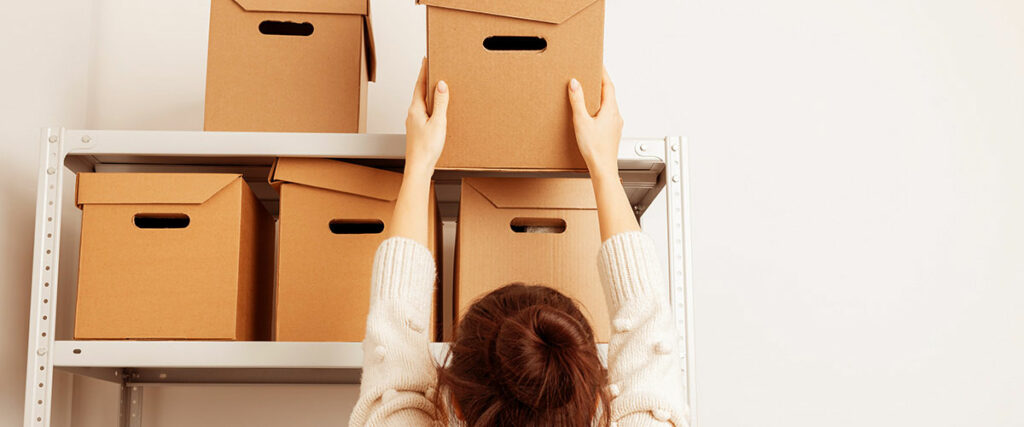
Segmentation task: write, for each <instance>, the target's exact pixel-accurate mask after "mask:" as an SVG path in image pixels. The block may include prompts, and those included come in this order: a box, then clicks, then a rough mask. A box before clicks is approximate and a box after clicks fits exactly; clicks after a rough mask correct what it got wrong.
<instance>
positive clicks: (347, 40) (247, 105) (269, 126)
mask: <svg viewBox="0 0 1024 427" xmlns="http://www.w3.org/2000/svg"><path fill="white" fill-rule="evenodd" d="M209 43H210V44H209V52H208V54H207V65H206V117H205V119H206V120H205V124H204V129H205V130H210V131H269V132H348V133H352V132H363V131H364V130H365V129H366V85H367V81H373V80H374V74H375V72H374V71H375V62H376V61H375V58H374V48H373V33H372V31H371V26H370V5H369V0H331V1H323V0H212V1H211V7H210V42H209Z"/></svg>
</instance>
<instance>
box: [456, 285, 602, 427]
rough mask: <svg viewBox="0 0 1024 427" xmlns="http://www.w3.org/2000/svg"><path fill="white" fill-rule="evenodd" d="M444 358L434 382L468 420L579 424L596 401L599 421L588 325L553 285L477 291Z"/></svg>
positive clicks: (596, 367)
mask: <svg viewBox="0 0 1024 427" xmlns="http://www.w3.org/2000/svg"><path fill="white" fill-rule="evenodd" d="M448 362H449V363H448V366H443V367H440V368H439V369H438V370H439V372H438V382H439V387H438V388H439V389H440V390H444V391H447V392H448V393H449V394H450V398H451V401H452V403H453V404H454V405H455V406H456V408H458V410H459V412H460V415H461V418H462V419H463V420H464V421H466V423H467V424H468V425H470V426H495V425H514V426H553V425H557V426H585V425H590V423H591V420H593V418H594V415H595V414H596V413H597V409H598V406H599V405H600V406H601V407H602V408H603V410H602V411H600V413H601V414H602V418H605V420H603V422H602V423H601V424H602V425H605V424H607V420H606V418H607V414H608V397H607V396H606V395H605V392H604V385H605V381H606V375H605V370H604V367H603V366H602V365H601V361H600V360H599V359H598V355H597V345H596V344H595V343H594V332H593V330H592V329H591V328H590V324H589V323H588V322H587V320H586V318H585V317H584V316H583V313H582V312H580V310H579V308H578V307H577V306H576V304H575V303H574V302H573V300H571V299H569V298H568V297H566V296H565V295H563V294H561V293H560V292H558V291H556V290H554V289H551V288H548V287H545V286H526V285H522V284H512V285H508V286H505V287H503V288H500V289H498V290H495V291H494V292H491V293H490V294H488V295H487V296H485V297H483V298H481V299H480V300H479V301H477V302H476V303H474V304H473V305H472V306H470V308H469V310H468V311H467V312H466V313H465V314H464V315H463V316H462V318H461V320H460V321H459V325H458V329H457V330H456V332H455V342H454V343H453V344H452V347H451V354H450V355H449V359H448ZM439 399H440V398H439Z"/></svg>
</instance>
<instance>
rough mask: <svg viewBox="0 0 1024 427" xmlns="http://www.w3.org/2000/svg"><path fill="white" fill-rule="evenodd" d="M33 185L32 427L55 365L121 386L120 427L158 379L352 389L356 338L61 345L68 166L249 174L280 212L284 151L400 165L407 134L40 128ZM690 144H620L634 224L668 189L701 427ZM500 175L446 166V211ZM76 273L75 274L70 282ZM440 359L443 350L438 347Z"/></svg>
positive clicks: (675, 279)
mask: <svg viewBox="0 0 1024 427" xmlns="http://www.w3.org/2000/svg"><path fill="white" fill-rule="evenodd" d="M40 144H41V150H40V159H39V181H38V183H37V199H36V224H35V247H34V252H33V261H32V262H33V268H32V300H31V301H32V307H31V310H30V313H31V319H30V322H29V346H28V348H29V355H28V366H27V371H26V372H27V374H26V388H25V419H24V420H25V421H24V425H25V426H26V427H40V426H49V425H50V409H51V395H52V380H53V372H54V369H60V370H62V371H67V372H71V373H74V374H79V375H87V376H90V377H94V378H99V379H103V380H108V381H113V382H117V383H120V384H121V417H120V425H122V426H140V425H141V410H142V396H143V394H142V390H143V385H144V384H158V383H229V384H246V383H292V384H318V383H319V384H323V383H332V384H356V383H358V382H359V375H360V371H361V362H362V348H361V345H360V344H359V343H300V342H211V341H75V340H64V339H58V334H61V335H60V336H61V337H64V336H70V335H71V334H70V331H63V330H62V331H58V330H57V329H58V328H57V326H56V325H57V314H58V313H57V297H58V296H60V297H62V298H69V297H70V298H73V297H74V295H67V294H58V292H57V290H58V288H61V286H59V285H60V284H69V283H70V284H73V283H74V280H76V278H75V277H60V278H59V280H58V273H59V271H58V270H59V268H58V266H59V263H58V261H59V257H60V250H59V249H60V241H61V238H62V237H64V238H68V239H78V237H79V236H61V233H60V230H61V223H62V218H63V216H62V215H63V213H62V212H61V200H62V195H63V194H64V192H65V190H66V189H68V188H71V189H73V188H74V182H70V183H66V182H65V179H64V175H65V174H64V173H63V170H64V168H67V169H69V170H71V171H72V172H88V171H99V172H102V171H108V172H116V171H122V172H123V171H152V172H155V171H174V172H235V173H242V174H243V176H244V177H245V178H246V180H247V181H248V182H249V183H250V185H251V186H252V188H253V191H254V192H255V193H256V195H257V196H258V197H259V198H260V199H261V200H262V201H263V202H264V204H265V205H266V206H267V207H268V208H269V209H270V210H271V212H273V213H275V214H276V211H277V193H276V192H275V191H273V190H272V189H271V188H270V186H269V185H268V184H267V183H266V177H267V174H268V173H269V169H270V165H271V162H272V161H273V159H274V158H275V157H278V156H293V157H326V158H339V159H347V160H350V161H354V162H361V163H364V164H369V165H373V166H377V167H384V168H394V169H400V168H401V165H402V161H403V156H404V152H405V137H404V135H400V134H310V133H248V132H192V131H109V130H69V129H61V128H50V129H43V130H42V132H41V141H40ZM685 152H686V141H685V140H684V139H683V138H680V137H666V138H648V139H624V140H623V141H622V144H621V148H620V151H619V170H620V175H621V176H622V179H623V183H624V186H625V188H626V192H627V195H628V197H629V200H630V202H631V203H632V204H633V207H634V211H635V212H636V215H637V217H640V216H641V215H643V214H644V212H646V211H647V209H648V208H649V207H650V205H651V202H652V201H653V200H654V199H655V198H656V197H657V196H658V195H659V194H660V193H661V192H662V191H665V194H666V203H665V206H666V208H665V209H666V212H665V213H666V218H667V220H668V224H667V229H668V234H667V235H666V236H665V239H666V240H665V243H666V245H667V247H668V252H669V253H668V255H669V258H668V259H669V263H668V264H669V265H668V266H667V267H668V269H667V273H668V274H667V277H668V278H669V286H670V290H669V294H670V298H671V302H672V306H673V310H674V312H675V315H676V321H677V327H678V330H679V331H680V335H681V336H680V337H679V339H680V340H681V343H683V344H684V345H683V346H681V348H683V349H685V351H684V352H683V355H682V357H683V359H684V363H683V366H684V369H685V370H686V373H687V390H686V396H687V401H688V404H689V408H690V414H691V425H695V421H696V420H695V419H693V416H692V414H694V413H695V405H696V396H695V393H694V385H695V382H694V376H693V368H694V357H693V353H694V344H693V321H692V320H693V317H692V316H693V310H692V299H691V295H692V292H691V286H692V281H691V279H690V264H689V259H690V256H689V255H690V254H689V230H688V219H687V216H688V215H687V210H688V207H689V205H688V203H687V184H688V182H687V181H688V180H687V179H686V176H687V175H686V162H685V156H684V155H683V154H684V153H685ZM497 174H498V173H496V172H462V171H438V173H437V174H436V175H435V181H436V182H437V194H438V198H439V203H440V206H441V214H442V217H443V218H444V219H445V220H454V219H456V216H457V213H458V197H459V180H460V179H461V178H462V177H463V176H480V175H497ZM500 175H501V176H557V175H574V174H573V173H551V172H515V173H501V174H500ZM69 276H70V275H69ZM433 346H434V347H433V351H434V352H435V354H439V355H440V354H442V353H443V352H444V351H445V349H446V347H445V345H444V344H434V345H433Z"/></svg>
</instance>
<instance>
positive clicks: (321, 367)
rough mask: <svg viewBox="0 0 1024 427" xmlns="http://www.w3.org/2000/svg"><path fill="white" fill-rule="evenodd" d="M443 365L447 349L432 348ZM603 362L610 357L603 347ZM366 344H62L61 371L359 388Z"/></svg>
mask: <svg viewBox="0 0 1024 427" xmlns="http://www.w3.org/2000/svg"><path fill="white" fill-rule="evenodd" d="M430 350H431V352H432V353H433V354H434V358H435V360H437V361H438V363H443V361H444V357H445V355H446V353H447V351H448V344H447V343H431V344H430ZM598 351H599V353H600V354H601V357H602V360H604V357H605V355H606V354H607V351H608V346H607V345H606V344H598ZM362 363H363V350H362V343H352V342H276V341H85V340H63V341H62V340H58V341H55V342H54V347H53V366H54V368H56V369H59V370H63V371H67V372H71V373H75V374H80V375H86V376H90V377H94V378H99V379H103V380H108V381H116V382H121V381H127V382H130V383H133V384H144V383H221V384H224V383H231V384H235V383H238V384H253V383H263V384H275V383H287V384H303V383H305V384H358V383H359V375H360V374H361V372H362Z"/></svg>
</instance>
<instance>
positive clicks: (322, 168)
mask: <svg viewBox="0 0 1024 427" xmlns="http://www.w3.org/2000/svg"><path fill="white" fill-rule="evenodd" d="M270 180H271V184H273V185H274V187H275V188H276V189H277V190H278V191H279V192H280V193H281V212H280V218H279V225H280V233H279V241H278V268H277V294H276V303H275V321H274V324H275V329H274V330H275V337H274V339H275V340H277V341H345V342H360V341H362V340H363V337H364V335H365V333H366V315H367V313H368V312H369V303H370V275H371V272H372V267H373V257H374V254H375V253H376V251H377V247H378V246H379V245H380V243H381V242H382V241H384V239H385V238H386V236H387V230H388V226H389V224H390V222H391V215H392V212H393V211H394V208H395V200H396V199H397V197H398V189H399V187H401V184H402V174H399V173H394V172H388V171H384V170H379V169H374V168H370V167H365V166H359V165H354V164H349V163H343V162H339V161H336V160H330V159H304V158H280V159H278V160H277V162H276V164H275V165H274V169H273V171H272V172H271V177H270ZM435 200H436V198H435V196H434V192H433V188H431V194H430V210H429V218H428V227H429V230H428V235H429V239H430V241H431V242H434V245H433V247H432V248H431V249H432V251H433V253H434V258H435V260H439V259H440V254H441V246H440V243H441V239H440V236H441V225H440V217H439V216H438V214H437V204H436V202H435ZM345 232H353V233H356V234H338V233H345ZM438 266H440V264H438ZM437 271H438V273H440V271H441V269H440V267H439V268H438V269H437ZM438 283H440V274H439V275H438ZM437 292H438V294H439V292H440V286H438V287H437ZM438 301H440V298H438V297H437V295H435V301H434V302H435V305H436V303H437V302H438ZM440 313H441V310H440V309H436V308H435V310H434V314H433V316H432V317H431V318H432V324H431V325H423V326H424V327H429V328H430V329H431V331H432V332H433V333H432V334H431V335H432V337H433V338H434V339H437V337H439V336H440V331H439V330H438V329H439V328H440V325H441V322H440V318H439V316H440Z"/></svg>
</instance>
